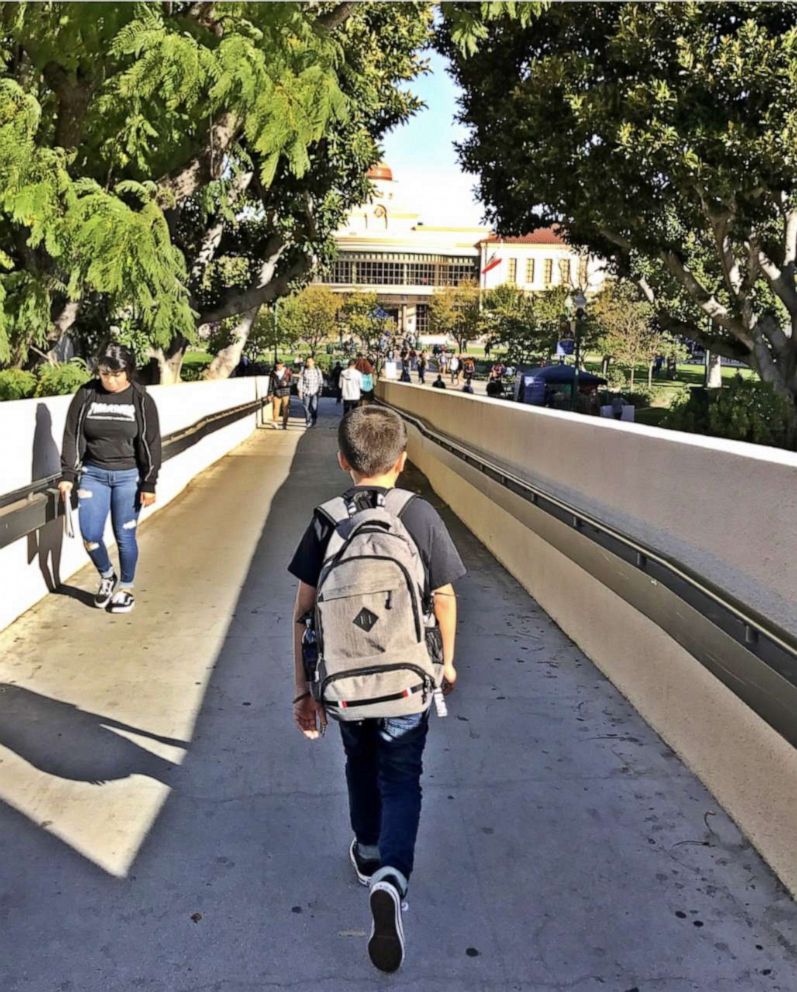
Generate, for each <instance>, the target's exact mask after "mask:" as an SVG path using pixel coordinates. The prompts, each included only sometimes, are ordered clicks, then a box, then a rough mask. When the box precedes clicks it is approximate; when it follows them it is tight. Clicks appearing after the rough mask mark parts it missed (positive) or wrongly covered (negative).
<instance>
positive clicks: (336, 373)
mask: <svg viewBox="0 0 797 992" xmlns="http://www.w3.org/2000/svg"><path fill="white" fill-rule="evenodd" d="M342 371H343V366H342V365H341V364H340V362H335V366H334V368H333V369H332V371H331V372H330V373H329V378H330V380H331V383H332V388H333V389H334V390H335V403H340V401H341V395H340V373H341V372H342Z"/></svg>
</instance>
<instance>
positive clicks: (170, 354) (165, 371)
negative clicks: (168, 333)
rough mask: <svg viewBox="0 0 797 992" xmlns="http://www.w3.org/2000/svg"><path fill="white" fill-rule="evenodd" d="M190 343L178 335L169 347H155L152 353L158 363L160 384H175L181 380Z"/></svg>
mask: <svg viewBox="0 0 797 992" xmlns="http://www.w3.org/2000/svg"><path fill="white" fill-rule="evenodd" d="M188 344H189V342H188V339H187V338H184V337H183V336H182V335H178V336H177V337H176V338H175V339H174V340H173V341H172V343H171V344H170V345H169V347H168V348H156V349H153V351H152V352H151V355H152V357H153V358H154V359H155V361H156V362H157V363H158V385H160V386H173V385H174V384H175V383H177V382H179V381H180V373H181V372H182V368H183V359H184V358H185V352H186V349H187V348H188Z"/></svg>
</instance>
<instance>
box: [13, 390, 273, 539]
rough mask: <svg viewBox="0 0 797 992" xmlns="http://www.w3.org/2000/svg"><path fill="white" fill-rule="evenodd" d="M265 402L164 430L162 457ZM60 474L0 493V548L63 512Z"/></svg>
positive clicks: (222, 426)
mask: <svg viewBox="0 0 797 992" xmlns="http://www.w3.org/2000/svg"><path fill="white" fill-rule="evenodd" d="M266 402H267V401H266V399H265V397H262V398H260V399H257V400H252V401H251V402H249V403H242V404H240V406H236V407H232V408H230V409H228V410H221V411H219V412H218V413H212V414H209V415H208V416H207V417H203V418H202V419H201V420H197V421H196V422H195V423H193V424H191V425H190V426H189V427H184V428H181V429H180V430H179V431H173V432H172V433H171V434H167V435H166V436H165V437H164V438H163V449H162V450H163V455H162V457H163V461H168V459H170V458H174V457H175V455H179V454H180V453H181V452H183V451H185V450H186V449H187V448H190V447H191V446H192V445H194V444H197V443H198V442H199V441H201V440H202V438H204V437H207V436H208V434H213V433H215V432H216V431H220V430H223V429H224V428H225V427H229V425H230V424H233V423H235V421H237V420H241V419H242V418H243V417H248V416H250V415H251V414H253V413H257V412H258V411H259V410H261V409H262V408H263V407H264V406H265V405H266ZM60 478H61V476H60V473H59V474H57V475H50V476H48V477H47V478H44V479H36V480H35V481H33V482H31V483H30V484H29V485H27V486H23V487H22V488H21V489H15V490H14V491H13V492H10V493H5V494H3V495H2V496H0V548H4V547H6V546H7V545H9V544H13V543H14V542H15V541H18V540H19V539H20V538H22V537H26V536H27V535H28V534H32V533H33V532H34V531H36V530H38V529H39V528H40V527H44V526H45V525H46V524H48V523H50V521H52V520H56V519H58V517H60V516H63V512H64V506H63V501H62V500H61V499H60V493H59V492H58V489H57V488H56V487H57V485H58V480H59V479H60ZM76 498H77V497H76V495H75V494H74V491H73V496H72V501H73V506H75V505H76V502H75V501H76Z"/></svg>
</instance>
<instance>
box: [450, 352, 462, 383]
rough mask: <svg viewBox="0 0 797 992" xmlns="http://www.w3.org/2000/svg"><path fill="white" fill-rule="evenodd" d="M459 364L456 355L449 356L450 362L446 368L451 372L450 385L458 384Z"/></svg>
mask: <svg viewBox="0 0 797 992" xmlns="http://www.w3.org/2000/svg"><path fill="white" fill-rule="evenodd" d="M461 364H462V363H461V362H460V360H459V356H458V355H452V356H451V361H450V362H449V363H448V368H449V370H450V372H451V382H452V383H458V382H459V369H460V365H461Z"/></svg>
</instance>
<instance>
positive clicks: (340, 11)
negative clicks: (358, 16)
mask: <svg viewBox="0 0 797 992" xmlns="http://www.w3.org/2000/svg"><path fill="white" fill-rule="evenodd" d="M356 9H357V4H356V3H339V4H338V5H337V6H336V7H333V9H332V10H330V11H327V13H326V14H322V15H321V16H320V17H319V18H318V19H317V21H316V23H317V24H319V25H320V26H321V27H322V28H326V29H327V31H334V30H335V28H337V27H339V26H340V25H341V24H343V23H344V21H347V20H348V19H349V18H350V17H351V15H352V14H353V13H354V11H355V10H356Z"/></svg>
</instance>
